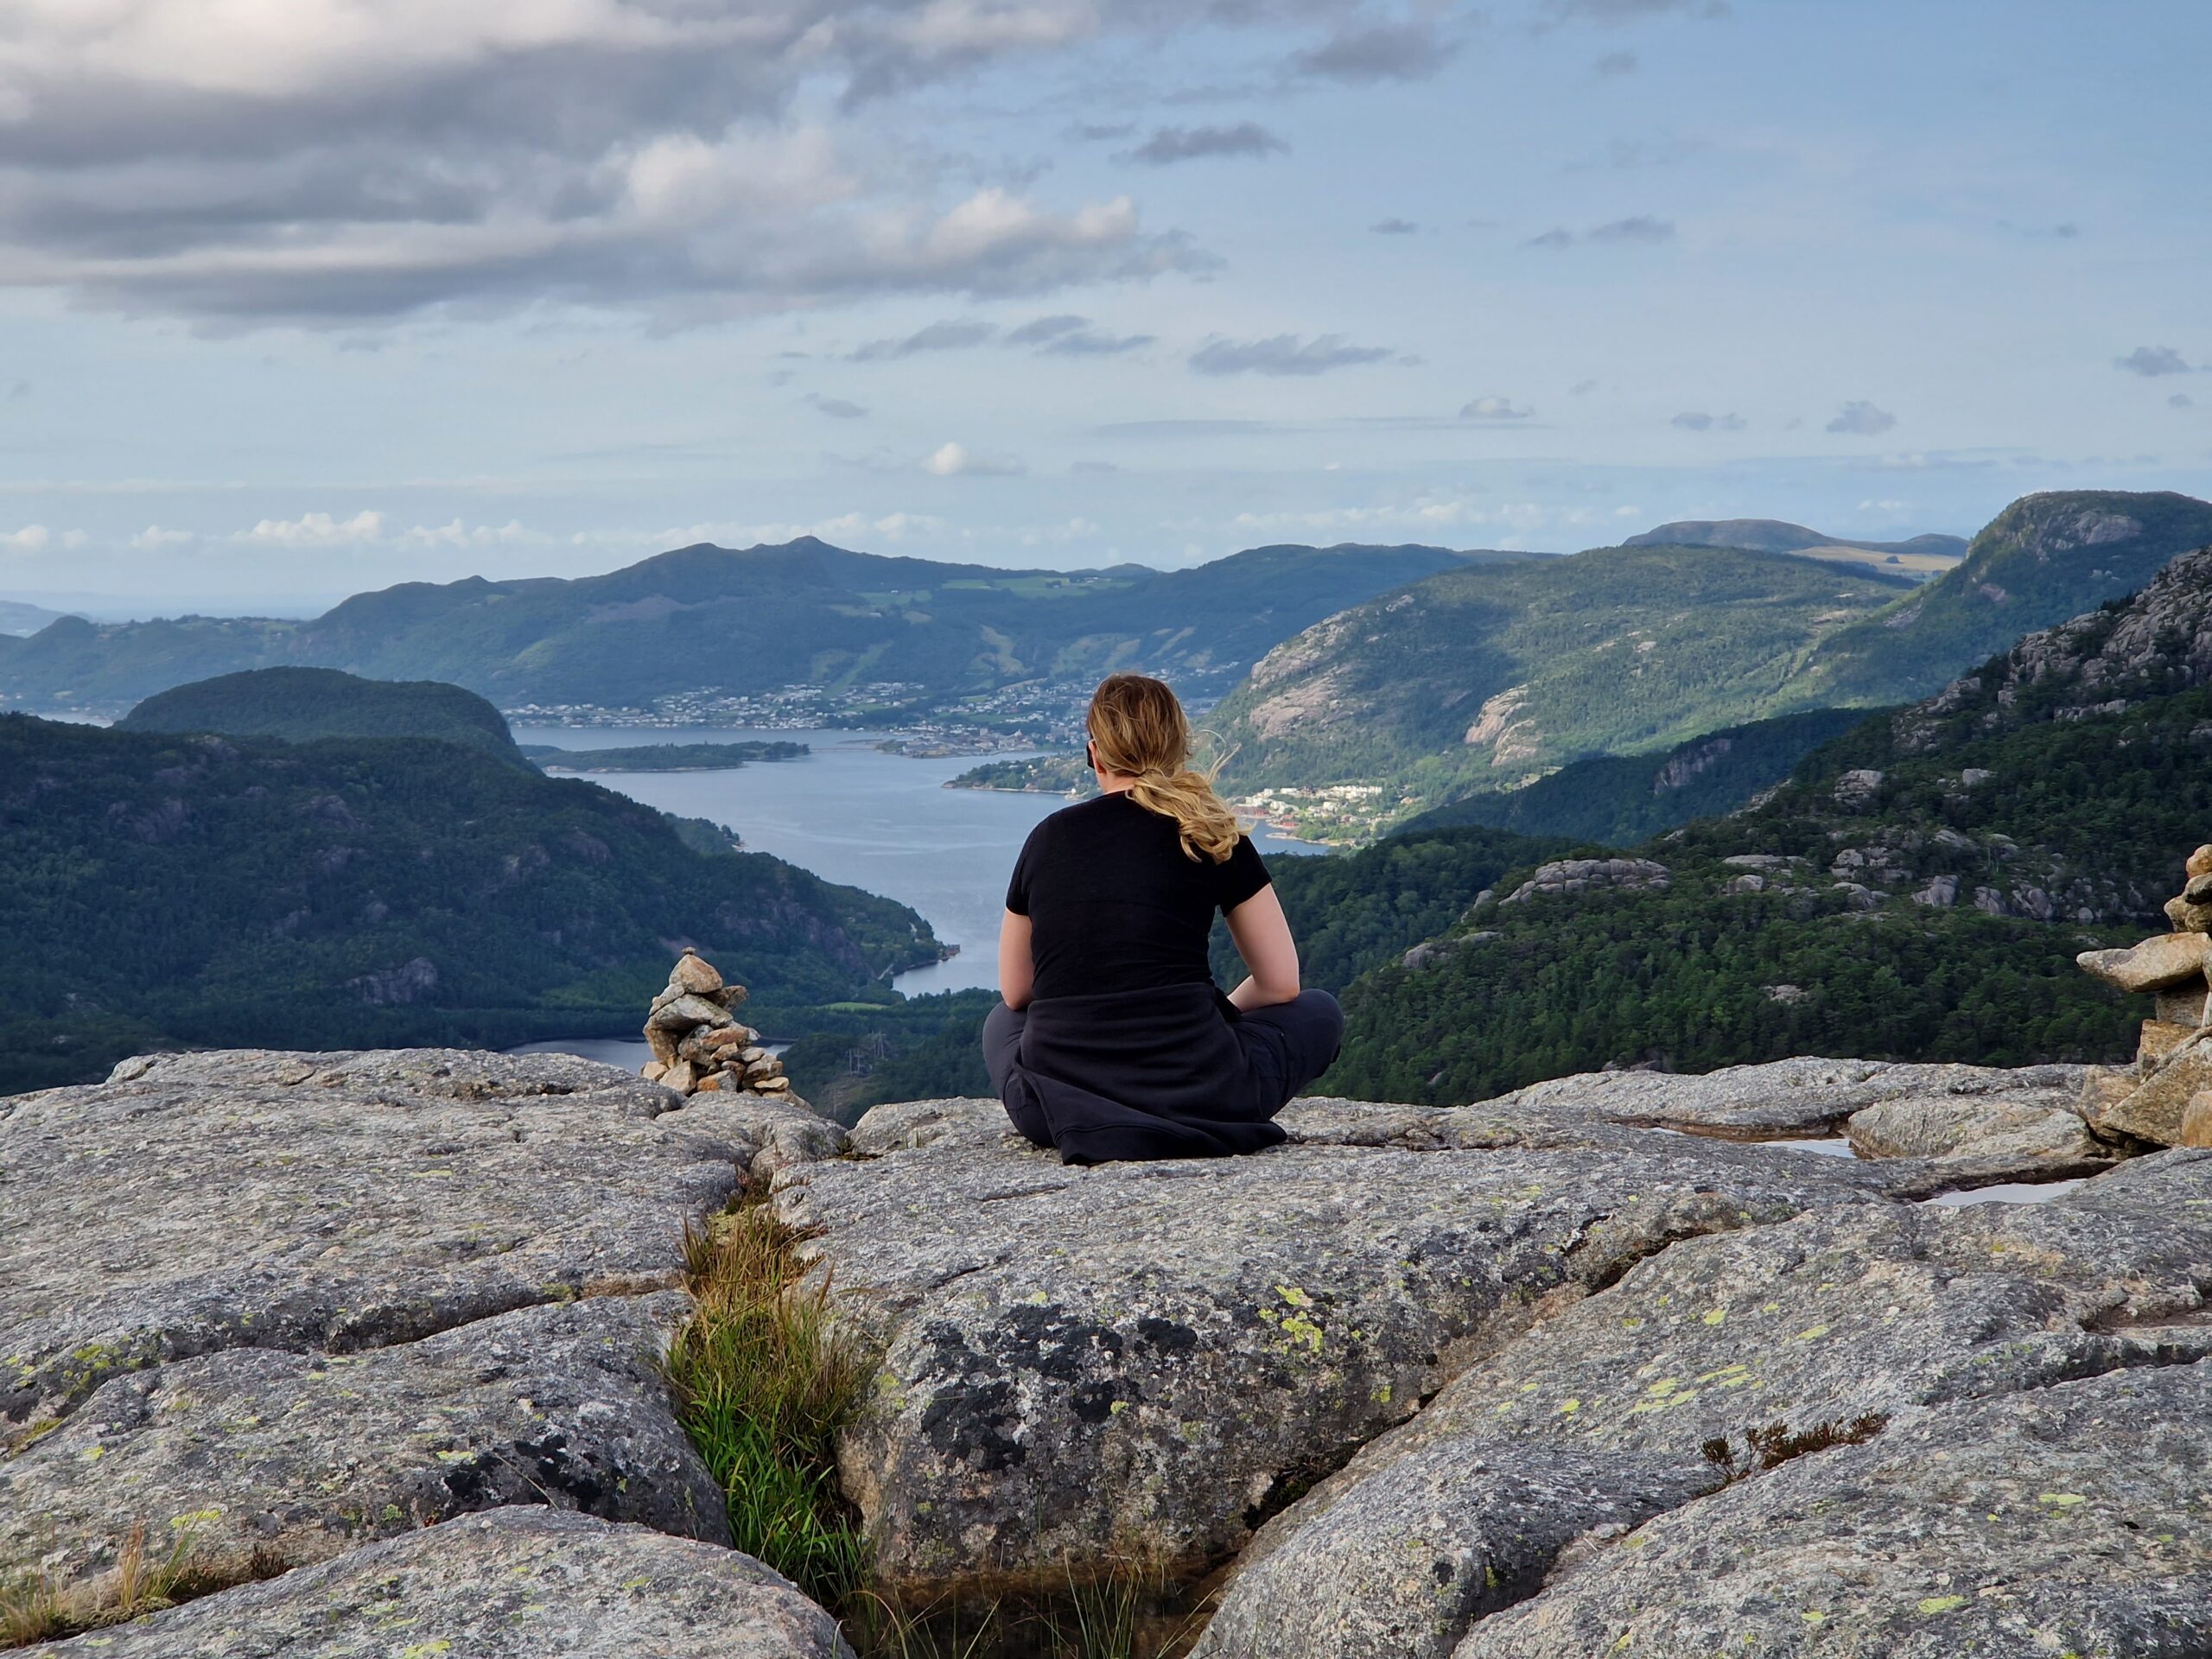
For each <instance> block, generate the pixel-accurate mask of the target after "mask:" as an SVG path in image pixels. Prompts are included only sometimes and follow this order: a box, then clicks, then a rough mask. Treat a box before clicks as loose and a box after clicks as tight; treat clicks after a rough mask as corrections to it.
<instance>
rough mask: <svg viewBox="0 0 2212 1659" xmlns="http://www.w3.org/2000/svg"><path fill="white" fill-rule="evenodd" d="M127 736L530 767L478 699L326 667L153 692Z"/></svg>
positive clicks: (123, 723) (266, 671) (130, 720)
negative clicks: (424, 749)
mask: <svg viewBox="0 0 2212 1659" xmlns="http://www.w3.org/2000/svg"><path fill="white" fill-rule="evenodd" d="M116 729H117V730H118V731H125V732H220V733H222V734H225V735H226V736H230V737H281V738H283V739H284V740H285V741H288V742H293V743H304V742H311V741H315V740H317V739H320V738H327V737H408V738H418V739H423V738H426V739H429V740H432V741H437V742H444V743H459V744H461V745H463V746H464V747H468V748H473V749H480V750H481V751H483V752H484V753H486V754H489V755H493V756H494V757H496V758H497V759H499V760H505V761H506V762H508V763H509V764H510V765H512V766H528V765H529V764H530V762H529V761H528V760H526V759H525V758H524V754H523V752H522V751H521V750H520V749H518V747H515V740H514V734H512V733H511V732H509V731H508V730H507V722H506V720H505V717H504V716H503V715H501V714H500V713H499V710H498V709H494V708H493V706H492V705H491V704H490V703H488V702H486V701H485V700H484V699H483V698H481V697H480V696H476V695H475V694H474V692H470V691H464V690H461V688H460V687H459V686H457V685H442V684H440V683H437V682H436V681H435V680H413V681H391V680H365V679H362V678H360V677H358V676H355V675H352V674H341V673H340V672H338V671H336V670H334V669H328V668H263V669H252V670H249V671H245V672H244V673H239V674H225V675H222V676H220V677H218V678H215V679H212V680H200V681H197V682H195V683H192V684H189V685H181V686H177V687H175V688H174V689H172V690H168V691H162V692H159V693H156V695H155V696H150V697H149V698H147V699H146V701H145V702H142V703H140V704H139V705H138V706H137V708H135V709H132V710H131V711H130V713H129V714H127V715H124V717H123V718H122V719H121V720H119V721H117V722H116Z"/></svg>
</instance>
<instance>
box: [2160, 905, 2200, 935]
mask: <svg viewBox="0 0 2212 1659" xmlns="http://www.w3.org/2000/svg"><path fill="white" fill-rule="evenodd" d="M2165 910H2166V920H2167V921H2168V922H2169V923H2171V925H2172V926H2173V929H2174V931H2176V932H2177V933H2212V905H2192V904H2190V902H2189V900H2188V899H2183V898H2173V899H2167V900H2166V905H2165Z"/></svg>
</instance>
